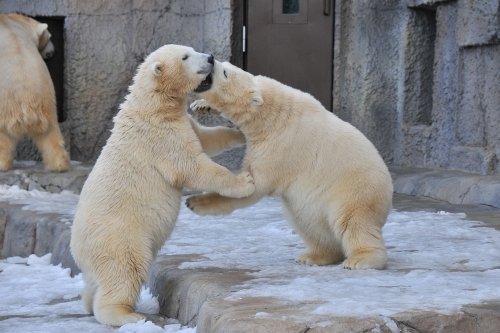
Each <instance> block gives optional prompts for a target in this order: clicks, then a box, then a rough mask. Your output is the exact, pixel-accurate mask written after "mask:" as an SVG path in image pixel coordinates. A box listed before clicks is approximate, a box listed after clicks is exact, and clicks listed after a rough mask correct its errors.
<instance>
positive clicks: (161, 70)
mask: <svg viewBox="0 0 500 333" xmlns="http://www.w3.org/2000/svg"><path fill="white" fill-rule="evenodd" d="M213 64H214V57H213V56H212V55H209V54H205V53H199V52H196V51H195V50H193V48H191V47H188V46H182V45H174V44H168V45H164V46H162V47H160V48H159V49H157V50H156V51H154V52H152V53H151V54H150V55H149V56H147V58H146V60H145V61H144V62H143V63H142V64H141V65H140V66H139V69H138V71H137V74H136V76H135V78H134V86H136V87H137V89H136V90H137V91H141V90H142V91H144V92H151V93H154V94H158V93H159V94H160V95H163V96H168V97H170V98H184V97H185V96H187V94H189V93H191V92H193V91H200V92H201V91H204V90H205V89H207V88H208V87H210V85H211V80H212V75H211V73H212V69H213Z"/></svg>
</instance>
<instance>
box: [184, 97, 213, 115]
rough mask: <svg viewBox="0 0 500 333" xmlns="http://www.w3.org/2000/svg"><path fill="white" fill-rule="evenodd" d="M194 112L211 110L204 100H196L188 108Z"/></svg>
mask: <svg viewBox="0 0 500 333" xmlns="http://www.w3.org/2000/svg"><path fill="white" fill-rule="evenodd" d="M189 107H190V108H191V110H193V111H194V112H210V111H211V110H212V108H211V107H210V105H208V102H207V101H206V100H204V99H198V100H196V101H194V102H193V103H191V105H190V106H189Z"/></svg>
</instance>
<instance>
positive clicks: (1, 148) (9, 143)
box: [0, 130, 17, 171]
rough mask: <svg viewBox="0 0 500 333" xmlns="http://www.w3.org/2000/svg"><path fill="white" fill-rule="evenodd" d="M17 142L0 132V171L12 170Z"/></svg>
mask: <svg viewBox="0 0 500 333" xmlns="http://www.w3.org/2000/svg"><path fill="white" fill-rule="evenodd" d="M16 143H17V140H16V139H15V138H13V137H12V136H10V135H8V134H7V133H5V132H3V131H1V130H0V171H7V170H10V169H12V163H13V161H14V150H15V149H16Z"/></svg>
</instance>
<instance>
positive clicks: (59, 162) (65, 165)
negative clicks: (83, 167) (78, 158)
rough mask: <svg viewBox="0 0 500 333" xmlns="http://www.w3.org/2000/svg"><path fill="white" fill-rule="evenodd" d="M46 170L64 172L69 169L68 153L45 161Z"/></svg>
mask: <svg viewBox="0 0 500 333" xmlns="http://www.w3.org/2000/svg"><path fill="white" fill-rule="evenodd" d="M44 163H45V170H47V171H53V172H64V171H68V170H69V166H70V163H69V156H68V154H61V155H59V156H57V157H56V158H54V159H51V160H47V161H44Z"/></svg>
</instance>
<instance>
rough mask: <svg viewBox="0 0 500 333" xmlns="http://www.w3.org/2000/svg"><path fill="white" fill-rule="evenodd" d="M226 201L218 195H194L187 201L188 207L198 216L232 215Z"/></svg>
mask: <svg viewBox="0 0 500 333" xmlns="http://www.w3.org/2000/svg"><path fill="white" fill-rule="evenodd" d="M225 200H226V199H225V198H223V197H221V196H219V195H218V194H217V193H207V194H201V195H193V196H191V197H189V198H187V199H186V206H187V207H188V208H189V209H191V210H192V211H193V212H195V213H196V214H198V215H226V214H229V213H231V211H232V210H231V209H230V207H229V206H228V205H224V201H225Z"/></svg>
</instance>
